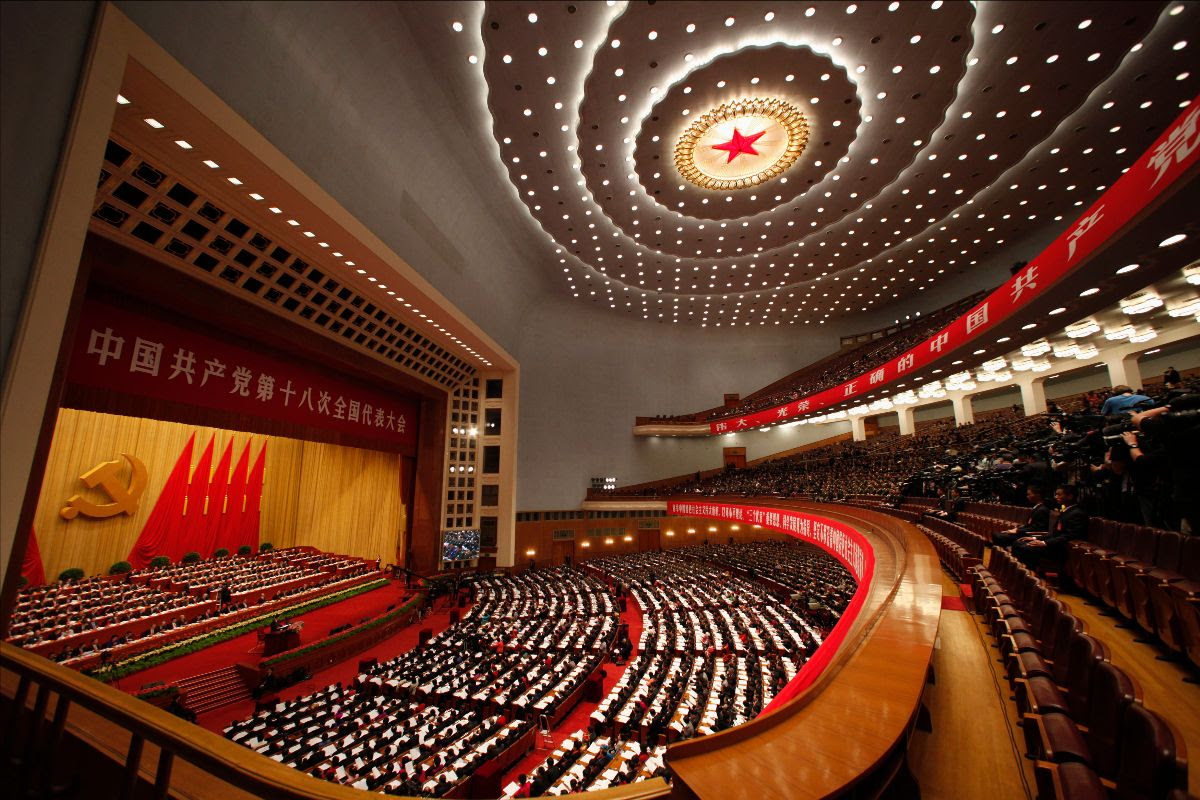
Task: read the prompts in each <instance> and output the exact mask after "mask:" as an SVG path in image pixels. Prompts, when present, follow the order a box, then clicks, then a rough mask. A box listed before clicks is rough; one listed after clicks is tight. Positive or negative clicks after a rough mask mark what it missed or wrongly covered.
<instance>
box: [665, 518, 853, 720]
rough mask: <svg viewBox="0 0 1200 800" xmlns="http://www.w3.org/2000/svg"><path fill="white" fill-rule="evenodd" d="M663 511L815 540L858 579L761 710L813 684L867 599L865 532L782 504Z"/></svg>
mask: <svg viewBox="0 0 1200 800" xmlns="http://www.w3.org/2000/svg"><path fill="white" fill-rule="evenodd" d="M667 513H668V514H670V515H673V516H685V517H705V518H707V519H720V520H726V521H729V522H744V523H746V524H748V525H761V526H762V527H764V528H768V529H770V530H773V531H778V532H780V533H786V534H789V535H790V536H794V537H796V538H797V539H800V540H801V541H804V542H808V543H810V544H814V545H816V546H817V547H820V548H821V549H822V550H824V551H826V552H827V553H829V554H830V555H832V556H833V557H834V558H836V559H837V560H838V561H840V562H842V565H843V566H845V567H846V569H848V570H850V574H851V575H853V576H854V579H855V580H856V581H858V589H857V590H855V592H854V597H852V598H851V599H850V603H849V604H848V605H847V606H846V610H845V611H844V612H843V613H842V617H841V619H839V620H838V622H837V624H836V625H834V626H833V630H832V631H830V633H829V635H828V636H826V637H825V640H824V641H823V642H822V643H821V646H820V647H818V648H817V652H816V653H814V654H813V655H812V657H811V658H809V659H808V661H806V662H804V666H802V667H801V668H800V671H799V672H797V673H796V677H794V678H792V679H791V680H790V681H789V682H788V685H787V686H785V687H783V690H782V691H781V692H780V693H779V694H777V695H775V698H774V699H773V700H772V701H771V702H770V704H768V705H767V707H766V708H764V709H763V711H762V713H763V714H769V713H770V712H772V711H774V710H775V709H777V708H779V707H780V706H781V705H783V704H784V703H787V702H788V701H789V700H791V699H792V698H794V697H796V696H797V695H799V694H800V693H801V692H802V691H804V690H805V689H807V688H808V687H809V686H811V685H812V683H813V681H815V680H816V679H817V676H818V675H820V674H821V672H822V671H823V670H824V669H825V667H826V666H828V665H829V662H830V661H831V660H832V659H833V656H834V654H835V653H836V652H837V651H838V648H839V647H841V644H842V642H843V641H845V639H846V634H847V632H848V631H849V630H850V628H851V627H852V626H853V625H854V620H856V619H858V614H859V612H860V611H861V610H862V607H863V603H865V602H866V599H867V592H868V591H869V590H870V587H871V579H872V578H873V577H874V575H875V551H874V550H873V549H872V548H871V545H870V543H868V542H867V539H866V537H865V536H863V535H862V534H861V533H859V532H858V531H856V530H854V528H852V527H850V526H849V525H846V524H844V523H841V522H837V521H835V520H831V519H826V518H825V517H819V516H816V515H814V514H804V513H802V512H799V511H789V510H786V509H782V508H760V507H758V506H744V505H735V504H732V503H699V502H669V503H667Z"/></svg>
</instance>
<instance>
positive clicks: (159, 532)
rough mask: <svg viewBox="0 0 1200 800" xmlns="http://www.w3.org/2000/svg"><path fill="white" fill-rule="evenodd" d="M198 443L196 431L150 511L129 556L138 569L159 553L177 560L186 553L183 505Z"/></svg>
mask: <svg viewBox="0 0 1200 800" xmlns="http://www.w3.org/2000/svg"><path fill="white" fill-rule="evenodd" d="M195 442H196V435H195V434H192V435H191V436H190V437H189V438H188V440H187V444H186V445H184V446H183V452H181V453H180V454H179V458H177V459H176V460H175V468H174V469H172V470H171V475H170V477H168V478H167V484H166V486H164V487H163V490H162V492H160V493H159V495H158V501H157V502H156V503H155V504H154V510H153V511H151V512H150V517H149V518H148V519H147V520H146V524H145V525H144V526H142V532H141V534H140V535H139V536H138V538H137V541H136V542H135V543H134V545H133V548H132V549H131V550H130V551H129V555H128V556H127V557H126V560H127V561H128V562H129V563H130V564H132V565H133V567H134V569H141V568H142V567H146V566H148V565H149V564H150V561H151V560H152V559H153V558H154V557H155V556H157V555H165V556H169V557H170V558H171V560H172V561H176V560H178V559H179V556H181V555H183V553H184V552H186V551H183V550H181V549H180V544H179V540H180V539H182V538H184V537H185V536H186V530H185V528H184V526H183V524H182V518H183V504H184V502H185V500H186V498H187V488H188V484H187V479H188V469H189V468H190V467H191V465H192V446H193V445H194V444H195Z"/></svg>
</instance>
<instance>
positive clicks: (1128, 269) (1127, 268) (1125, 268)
mask: <svg viewBox="0 0 1200 800" xmlns="http://www.w3.org/2000/svg"><path fill="white" fill-rule="evenodd" d="M1139 266H1140V265H1139V264H1126V265H1125V266H1123V267H1121V268H1120V269H1119V270H1117V274H1118V275H1124V274H1125V273H1127V272H1133V271H1134V270H1135V269H1137V268H1138V267H1139Z"/></svg>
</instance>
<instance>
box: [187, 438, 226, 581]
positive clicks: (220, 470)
mask: <svg viewBox="0 0 1200 800" xmlns="http://www.w3.org/2000/svg"><path fill="white" fill-rule="evenodd" d="M232 460H233V439H230V440H229V442H228V443H227V444H226V445H225V451H224V452H223V453H221V460H220V461H218V462H217V469H216V471H215V472H213V476H212V481H211V482H210V483H209V484H208V511H207V514H206V516H207V521H206V522H205V525H204V527H203V528H201V529H200V535H197V536H196V537H194V539H195V546H193V547H192V549H193V550H197V551H199V553H200V557H201V558H208V557H209V556H211V555H212V554H213V551H214V550H216V549H217V547H218V546H219V545H218V544H217V540H218V539H219V538H220V536H221V528H222V526H223V525H224V521H225V496H226V492H227V491H228V490H229V462H230V461H232Z"/></svg>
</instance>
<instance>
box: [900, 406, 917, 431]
mask: <svg viewBox="0 0 1200 800" xmlns="http://www.w3.org/2000/svg"><path fill="white" fill-rule="evenodd" d="M913 411H914V409H913V407H912V406H897V407H896V416H897V417H898V418H899V419H900V435H901V436H911V435H912V434H913V431H915V430H916V429H917V425H916V422H915V419H914V415H913Z"/></svg>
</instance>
